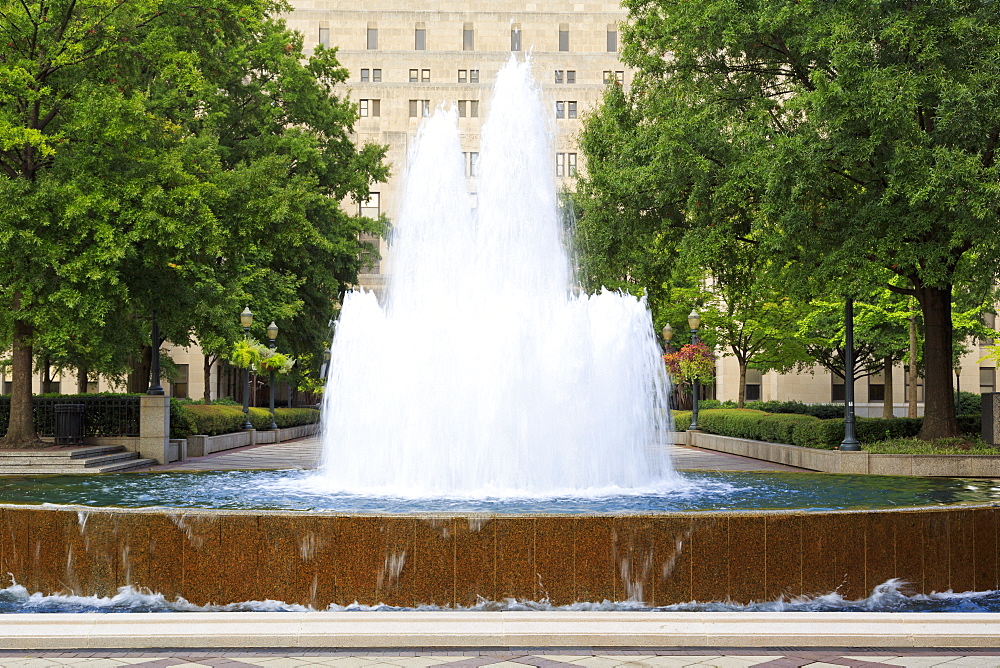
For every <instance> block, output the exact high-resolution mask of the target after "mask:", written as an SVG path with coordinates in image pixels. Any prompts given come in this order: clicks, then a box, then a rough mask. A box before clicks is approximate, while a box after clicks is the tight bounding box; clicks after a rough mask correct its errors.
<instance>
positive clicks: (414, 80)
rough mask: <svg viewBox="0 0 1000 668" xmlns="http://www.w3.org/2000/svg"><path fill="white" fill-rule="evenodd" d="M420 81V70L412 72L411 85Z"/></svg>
mask: <svg viewBox="0 0 1000 668" xmlns="http://www.w3.org/2000/svg"><path fill="white" fill-rule="evenodd" d="M418 81H420V70H410V83H417V82H418Z"/></svg>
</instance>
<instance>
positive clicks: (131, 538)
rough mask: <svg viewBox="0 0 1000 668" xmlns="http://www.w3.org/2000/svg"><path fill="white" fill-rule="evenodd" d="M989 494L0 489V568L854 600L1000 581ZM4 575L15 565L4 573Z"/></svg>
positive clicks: (206, 589)
mask: <svg viewBox="0 0 1000 668" xmlns="http://www.w3.org/2000/svg"><path fill="white" fill-rule="evenodd" d="M998 512H1000V509H998V508H997V507H995V506H994V505H992V504H984V505H959V506H948V507H939V508H913V509H898V510H869V511H770V512H729V513H720V512H700V513H676V512H675V513H660V514H619V515H598V516H574V515H554V514H552V515H545V514H535V515H530V516H517V515H496V514H485V513H483V514H471V515H469V514H462V515H456V514H444V513H423V514H415V515H408V516H389V515H359V514H345V513H334V512H294V511H267V510H255V511H242V510H241V511H235V510H200V509H170V508H89V507H83V506H52V505H43V506H26V505H13V504H10V505H2V506H0V572H2V573H4V574H8V576H7V577H8V578H13V580H14V581H16V582H18V583H20V584H21V585H23V586H25V587H27V588H28V590H29V591H40V592H47V593H54V592H66V593H74V594H78V595H102V596H107V595H111V594H113V593H114V592H116V591H117V589H118V588H119V587H123V586H127V585H130V586H133V587H136V588H145V589H149V590H152V591H156V592H160V593H162V594H163V595H164V596H166V597H167V598H168V599H172V598H176V597H183V598H185V599H187V600H188V601H190V602H192V603H195V604H197V605H206V604H209V603H217V604H225V603H233V602H240V601H250V600H264V599H274V600H280V601H285V602H287V603H298V604H302V605H308V606H312V607H314V608H325V607H327V606H329V605H330V604H338V605H350V604H351V603H354V602H359V603H361V604H368V605H375V604H380V603H384V604H387V605H392V606H402V607H414V606H419V605H422V604H433V605H439V606H471V605H474V604H476V603H477V602H479V601H482V600H493V601H500V600H504V599H522V600H535V601H538V600H546V599H547V600H548V601H549V602H550V603H552V604H553V605H564V604H568V603H573V602H576V601H602V600H610V601H622V600H628V599H631V600H635V601H641V602H643V603H645V604H647V605H650V606H660V605H669V604H672V603H681V602H687V601H693V600H697V601H726V600H728V601H733V602H737V603H749V602H751V601H765V600H774V599H777V598H779V597H789V596H801V595H811V594H825V593H828V592H832V591H836V592H838V593H840V594H841V595H842V596H843V597H845V598H852V599H859V598H864V597H865V596H867V595H868V593H869V592H871V590H872V589H873V588H874V587H875V586H877V585H879V584H881V583H883V582H885V581H887V580H890V579H892V578H899V579H902V580H905V581H907V582H908V583H910V587H911V589H912V591H913V592H916V593H930V592H934V591H938V592H940V591H947V590H952V591H967V590H979V591H982V590H988V589H996V588H998V586H1000V582H998V558H997V547H998V540H997V539H998V536H997V527H998ZM5 584H7V585H9V584H11V582H9V581H8V582H6V583H5Z"/></svg>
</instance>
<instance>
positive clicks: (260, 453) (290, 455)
mask: <svg viewBox="0 0 1000 668" xmlns="http://www.w3.org/2000/svg"><path fill="white" fill-rule="evenodd" d="M322 451H323V446H322V443H321V442H320V437H319V436H310V437H308V438H301V439H298V440H295V441H285V442H283V443H269V444H267V445H248V446H245V447H242V448H236V449H233V450H226V451H224V452H217V453H214V454H211V455H206V456H204V457H192V458H190V459H188V460H186V461H183V462H175V463H173V464H160V465H158V466H153V467H151V468H149V469H148V470H150V471H232V470H239V469H313V468H316V467H317V466H319V463H320V459H321V457H322ZM670 455H671V458H672V459H673V463H674V468H676V469H678V470H682V471H689V470H690V471H798V472H801V473H807V472H808V471H806V469H800V468H796V467H794V466H785V465H784V464H775V463H772V462H765V461H761V460H759V459H751V458H749V457H741V456H740V455H731V454H727V453H724V452H713V451H711V450H702V449H701V448H693V447H690V446H687V445H672V446H670Z"/></svg>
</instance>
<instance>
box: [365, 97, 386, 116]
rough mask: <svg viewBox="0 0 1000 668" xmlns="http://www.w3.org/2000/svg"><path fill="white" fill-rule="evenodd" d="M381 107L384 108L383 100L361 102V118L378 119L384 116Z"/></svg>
mask: <svg viewBox="0 0 1000 668" xmlns="http://www.w3.org/2000/svg"><path fill="white" fill-rule="evenodd" d="M381 107H382V101H381V100H361V102H360V111H361V118H369V117H372V118H377V117H378V116H381V115H382V113H381V111H382V110H381Z"/></svg>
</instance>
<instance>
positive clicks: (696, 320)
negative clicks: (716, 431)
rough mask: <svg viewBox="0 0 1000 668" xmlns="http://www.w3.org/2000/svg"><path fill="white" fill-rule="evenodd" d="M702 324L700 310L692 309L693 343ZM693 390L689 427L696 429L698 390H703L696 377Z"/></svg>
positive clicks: (689, 323)
mask: <svg viewBox="0 0 1000 668" xmlns="http://www.w3.org/2000/svg"><path fill="white" fill-rule="evenodd" d="M700 326H701V316H700V315H699V314H698V311H695V310H694V309H691V313H690V314H688V327H690V328H691V343H692V344H695V343H698V328H699V327H700ZM691 385H692V392H691V426H689V427H688V429H689V430H690V431H694V430H696V429H697V428H698V392H699V391H700V390H701V383H700V382H699V381H698V379H697V378H695V379H694V380H693V381H692V383H691Z"/></svg>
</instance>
